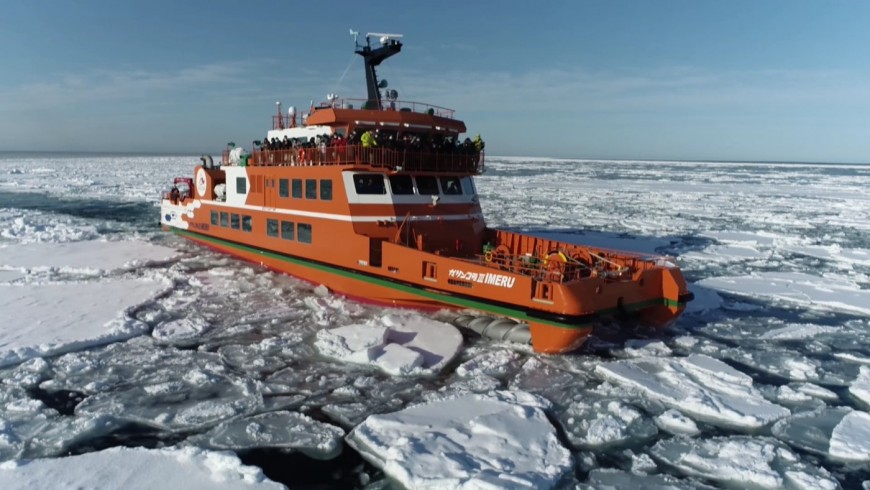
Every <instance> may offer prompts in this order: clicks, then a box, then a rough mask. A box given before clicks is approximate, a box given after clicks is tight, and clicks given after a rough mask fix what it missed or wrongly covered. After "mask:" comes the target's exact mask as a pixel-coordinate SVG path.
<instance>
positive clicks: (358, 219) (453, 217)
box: [194, 200, 483, 223]
mask: <svg viewBox="0 0 870 490" xmlns="http://www.w3.org/2000/svg"><path fill="white" fill-rule="evenodd" d="M203 204H209V205H212V206H215V207H220V208H227V209H238V210H242V209H244V210H248V211H262V212H266V213H275V214H285V215H288V216H303V217H306V218H320V219H328V220H334V221H350V222H352V223H377V222H379V221H387V222H396V223H398V222H401V221H404V220H405V217H404V216H395V215H385V216H348V215H346V214H335V213H318V212H314V211H301V210H294V209H284V208H267V207H264V206H251V205H249V204H242V205H236V204H227V203H225V202H218V201H201V200H196V201H195V202H194V207H196V208H200V207H201V206H202V205H203ZM473 219H477V220H480V221H483V214H481V213H473V214H471V213H470V214H448V215H426V216H420V215H414V216H410V217H409V218H408V221H466V220H473Z"/></svg>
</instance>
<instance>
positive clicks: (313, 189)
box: [305, 179, 317, 199]
mask: <svg viewBox="0 0 870 490" xmlns="http://www.w3.org/2000/svg"><path fill="white" fill-rule="evenodd" d="M305 199H317V180H316V179H305Z"/></svg>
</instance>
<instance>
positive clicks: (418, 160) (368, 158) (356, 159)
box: [222, 145, 484, 174]
mask: <svg viewBox="0 0 870 490" xmlns="http://www.w3.org/2000/svg"><path fill="white" fill-rule="evenodd" d="M222 164H223V165H232V164H234V163H231V162H230V153H229V150H225V151H224V153H223V158H222ZM238 164H240V165H251V166H321V165H370V166H372V167H375V168H385V169H388V170H393V171H403V170H404V171H412V172H453V173H473V174H479V173H481V172H483V170H484V154H483V152H482V151H472V152H466V151H463V150H461V149H457V150H456V151H440V152H439V151H434V152H433V151H420V150H412V149H401V150H399V149H391V148H365V147H363V146H362V145H345V146H327V147H320V148H290V149H286V150H264V149H261V148H256V149H254V152H253V153H252V154H251V155H250V156H248V157H247V159H245V158H242V161H241V162H238Z"/></svg>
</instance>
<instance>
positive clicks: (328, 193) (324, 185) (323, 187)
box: [320, 179, 332, 201]
mask: <svg viewBox="0 0 870 490" xmlns="http://www.w3.org/2000/svg"><path fill="white" fill-rule="evenodd" d="M320 199H322V200H324V201H331V200H332V181H331V180H327V179H321V180H320Z"/></svg>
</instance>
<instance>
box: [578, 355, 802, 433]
mask: <svg viewBox="0 0 870 490" xmlns="http://www.w3.org/2000/svg"><path fill="white" fill-rule="evenodd" d="M595 373H596V374H597V375H599V376H601V377H602V378H604V379H606V380H608V381H611V382H613V383H617V384H620V385H624V386H628V387H632V388H634V389H637V390H639V391H640V392H641V393H643V394H644V395H645V396H647V397H649V398H652V399H653V400H657V401H659V402H661V403H663V404H664V405H666V406H668V407H671V408H675V409H678V410H680V411H681V412H683V413H684V414H688V415H691V416H693V417H696V418H698V419H699V420H702V421H705V422H708V423H710V424H712V425H717V426H720V427H727V428H734V429H743V430H746V429H755V428H758V427H762V426H764V425H766V424H768V423H770V422H773V421H775V420H777V419H780V418H782V417H784V416H786V415H788V414H789V411H788V409H786V408H785V407H782V406H780V405H776V404H773V403H770V402H768V401H767V400H765V399H764V397H763V396H762V395H761V393H760V392H759V391H758V390H756V389H755V388H753V386H752V378H750V377H749V376H747V375H745V374H743V373H741V372H739V371H737V370H735V369H734V368H732V367H730V366H728V365H727V364H725V363H723V362H722V361H719V360H716V359H713V358H712V357H708V356H705V355H700V354H694V355H691V356H689V357H684V358H642V359H632V360H625V361H617V362H610V363H606V364H602V365H599V366H597V367H596V368H595Z"/></svg>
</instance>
